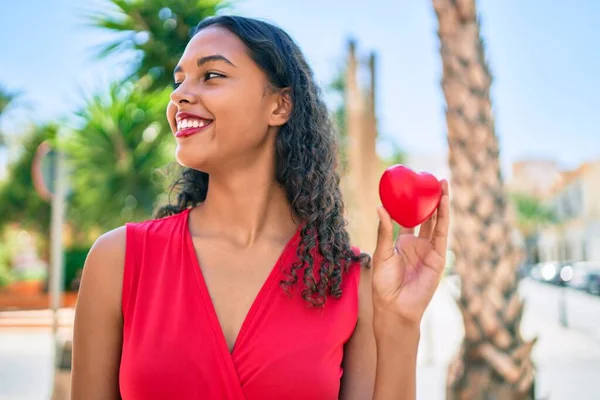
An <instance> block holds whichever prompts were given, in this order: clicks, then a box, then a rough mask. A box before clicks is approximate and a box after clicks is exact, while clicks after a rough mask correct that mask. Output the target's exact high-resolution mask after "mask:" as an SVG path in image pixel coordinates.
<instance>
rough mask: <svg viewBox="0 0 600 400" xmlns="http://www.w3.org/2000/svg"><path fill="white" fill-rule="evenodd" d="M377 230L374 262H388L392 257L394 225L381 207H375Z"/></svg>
mask: <svg viewBox="0 0 600 400" xmlns="http://www.w3.org/2000/svg"><path fill="white" fill-rule="evenodd" d="M377 216H378V217H379V228H378V229H377V246H376V247H375V252H374V253H373V259H374V260H382V261H385V260H388V259H389V258H390V257H392V256H393V255H394V223H393V222H392V218H391V217H390V215H389V214H388V212H387V211H386V210H385V208H383V206H379V207H377Z"/></svg>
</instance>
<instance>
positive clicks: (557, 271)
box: [530, 261, 573, 285]
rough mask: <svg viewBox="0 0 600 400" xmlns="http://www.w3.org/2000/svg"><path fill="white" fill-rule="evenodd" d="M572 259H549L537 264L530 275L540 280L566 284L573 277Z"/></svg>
mask: <svg viewBox="0 0 600 400" xmlns="http://www.w3.org/2000/svg"><path fill="white" fill-rule="evenodd" d="M572 264H573V262H572V261H547V262H543V263H539V264H536V265H535V266H534V267H533V268H532V269H531V272H530V276H531V277H532V278H533V279H535V280H537V281H540V282H545V283H551V284H554V285H566V284H567V283H568V282H569V281H570V280H571V278H572V277H573V266H572Z"/></svg>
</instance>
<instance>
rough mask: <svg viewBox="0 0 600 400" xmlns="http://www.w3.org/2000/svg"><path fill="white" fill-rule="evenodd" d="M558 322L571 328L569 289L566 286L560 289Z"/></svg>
mask: <svg viewBox="0 0 600 400" xmlns="http://www.w3.org/2000/svg"><path fill="white" fill-rule="evenodd" d="M558 320H559V322H560V325H561V326H563V327H565V328H568V327H569V321H568V320H567V289H566V287H565V285H564V284H562V285H561V287H560V295H559V298H558Z"/></svg>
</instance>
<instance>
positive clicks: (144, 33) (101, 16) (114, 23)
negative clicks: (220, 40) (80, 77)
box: [87, 0, 228, 91]
mask: <svg viewBox="0 0 600 400" xmlns="http://www.w3.org/2000/svg"><path fill="white" fill-rule="evenodd" d="M110 4H111V5H112V10H110V11H107V12H97V11H96V12H90V13H89V14H88V15H87V20H88V23H89V24H90V25H91V26H93V27H96V28H102V29H105V30H109V31H112V32H114V33H117V34H118V37H117V38H116V39H115V40H114V41H112V42H110V43H106V44H103V45H101V46H99V48H98V56H99V57H100V58H104V57H106V56H109V55H111V54H114V53H119V52H122V51H133V52H134V53H135V56H136V62H135V63H134V67H133V68H132V70H131V71H130V75H129V76H128V77H127V79H126V80H135V81H138V80H140V82H141V83H142V84H144V85H145V86H146V89H148V90H151V91H154V90H157V89H158V90H160V89H163V88H165V87H167V86H168V85H169V84H170V83H172V81H173V78H172V74H173V70H174V69H175V66H176V65H177V61H178V59H179V57H181V54H182V53H183V50H184V49H185V46H186V44H187V42H188V40H189V38H190V34H191V32H192V30H193V29H194V28H195V27H196V25H197V24H198V22H200V21H201V20H202V19H204V18H206V17H209V16H212V15H215V14H217V12H219V11H220V10H223V9H225V8H226V7H228V2H225V1H223V0H167V1H165V0H110Z"/></svg>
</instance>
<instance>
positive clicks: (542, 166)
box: [507, 159, 561, 198]
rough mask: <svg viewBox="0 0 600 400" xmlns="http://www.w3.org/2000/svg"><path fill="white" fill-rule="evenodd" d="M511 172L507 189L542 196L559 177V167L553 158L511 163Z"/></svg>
mask: <svg viewBox="0 0 600 400" xmlns="http://www.w3.org/2000/svg"><path fill="white" fill-rule="evenodd" d="M511 172H512V174H511V177H510V179H509V180H508V182H507V189H508V190H509V191H510V192H513V193H522V194H526V195H529V196H533V197H536V198H542V197H544V196H546V195H548V193H549V192H550V190H551V189H552V188H553V187H554V185H556V183H557V182H558V181H559V180H560V178H561V169H560V167H559V165H558V163H557V162H556V161H554V160H547V159H530V160H522V161H517V162H514V163H513V164H512V171H511Z"/></svg>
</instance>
